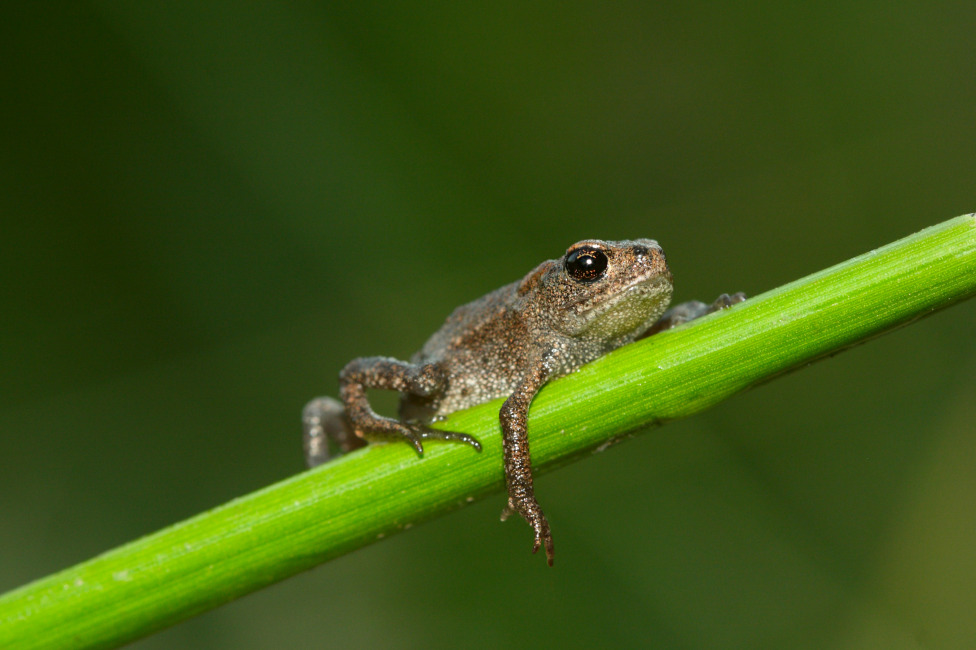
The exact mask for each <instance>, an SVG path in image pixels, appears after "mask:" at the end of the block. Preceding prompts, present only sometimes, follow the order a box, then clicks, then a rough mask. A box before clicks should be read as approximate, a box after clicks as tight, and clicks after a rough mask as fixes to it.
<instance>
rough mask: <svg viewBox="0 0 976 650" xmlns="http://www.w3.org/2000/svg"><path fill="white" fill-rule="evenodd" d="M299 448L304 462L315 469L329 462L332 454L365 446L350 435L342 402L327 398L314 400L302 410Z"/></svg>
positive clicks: (354, 436) (353, 435)
mask: <svg viewBox="0 0 976 650" xmlns="http://www.w3.org/2000/svg"><path fill="white" fill-rule="evenodd" d="M302 432H303V433H302V446H303V447H304V448H305V463H306V464H307V465H308V466H309V467H315V466H316V465H321V464H322V463H324V462H326V461H328V460H329V458H331V457H332V456H334V455H337V454H335V453H330V447H332V448H333V451H335V452H338V453H339V454H344V453H346V452H350V451H352V450H353V449H358V448H359V447H363V446H365V445H366V441H365V440H363V439H362V438H360V437H358V436H356V435H355V434H354V433H353V429H352V425H351V424H350V422H349V418H347V417H346V410H345V409H344V408H343V406H342V403H341V402H340V401H338V400H335V399H332V398H331V397H316V398H315V399H313V400H312V401H311V402H309V403H308V404H306V405H305V408H304V409H302Z"/></svg>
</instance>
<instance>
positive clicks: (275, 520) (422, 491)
mask: <svg viewBox="0 0 976 650" xmlns="http://www.w3.org/2000/svg"><path fill="white" fill-rule="evenodd" d="M974 293H976V220H974V216H973V215H969V216H964V217H959V218H956V219H952V220H950V221H947V222H945V223H943V224H940V225H938V226H934V227H932V228H929V229H927V230H924V231H922V232H920V233H917V234H915V235H912V236H910V237H907V238H905V239H902V240H900V241H897V242H895V243H893V244H890V245H888V246H885V247H884V248H881V249H878V250H875V251H871V252H870V253H867V254H865V255H862V256H860V257H858V258H856V259H853V260H850V261H848V262H845V263H843V264H839V265H837V266H835V267H833V268H830V269H827V270H825V271H821V272H819V273H816V274H814V275H811V276H809V277H807V278H804V279H802V280H799V281H797V282H793V283H791V284H789V285H787V286H784V287H781V288H779V289H776V290H774V291H770V292H768V293H766V294H763V295H761V296H757V297H755V298H752V299H750V300H748V301H747V302H745V303H743V304H741V305H737V306H735V307H733V308H732V309H730V310H728V311H726V312H722V313H720V314H715V315H712V316H709V317H706V318H703V319H701V320H700V321H696V322H695V323H693V324H691V325H688V326H685V327H682V328H678V329H676V330H673V331H670V332H664V333H662V334H658V335H656V336H653V337H651V338H649V339H646V340H644V341H641V342H638V343H636V344H634V345H630V346H627V347H625V348H622V349H620V350H618V351H616V352H614V353H613V354H610V355H608V356H606V357H604V358H603V359H600V360H599V361H597V362H594V363H592V364H590V365H588V366H586V367H584V368H582V369H581V370H580V371H579V372H576V373H574V374H572V375H570V376H568V377H565V378H563V379H560V380H558V381H555V382H553V383H552V384H550V385H549V386H547V387H546V388H545V389H544V390H543V391H542V392H541V393H540V394H539V396H538V397H537V398H536V400H535V402H534V403H533V406H532V412H531V419H530V424H529V427H530V436H531V441H532V457H533V460H534V462H535V465H536V466H537V467H538V468H540V469H545V468H551V467H553V466H555V465H557V464H560V463H565V462H567V461H568V460H570V459H572V458H574V457H578V456H580V455H583V454H586V453H588V452H592V451H593V450H596V449H599V448H601V447H603V446H605V445H607V444H609V443H610V442H612V441H615V440H618V439H620V438H621V437H623V436H626V435H629V434H631V433H633V432H635V431H637V430H639V429H644V428H647V427H648V426H649V425H652V424H655V423H659V422H662V421H665V420H671V419H674V418H680V417H685V416H688V415H691V414H693V413H697V412H699V411H701V410H703V409H705V408H708V407H709V406H711V405H713V404H715V403H716V402H719V401H721V400H723V399H725V398H726V397H728V396H730V395H732V394H733V393H736V392H738V391H741V390H743V389H745V388H748V387H750V386H752V385H755V384H756V383H759V382H762V381H765V380H767V379H769V378H771V377H773V376H775V375H777V374H780V373H782V372H785V371H787V370H789V369H791V368H795V367H797V366H798V365H800V364H804V363H808V362H810V361H811V360H814V359H817V358H818V357H822V356H824V355H827V354H831V353H834V352H836V351H838V350H841V349H843V348H845V347H848V346H851V345H854V344H856V343H859V342H863V341H865V340H867V339H868V338H870V337H873V336H876V335H878V334H880V333H882V332H884V331H887V330H890V329H892V328H894V327H897V326H899V325H903V324H906V323H908V322H910V321H912V320H914V319H917V318H920V317H922V316H925V315H926V314H929V313H931V312H933V311H935V310H937V309H941V308H943V307H946V306H948V305H951V304H953V303H955V302H958V301H960V300H962V299H964V298H967V297H970V296H972V295H973V294H974ZM499 405H500V403H499V402H495V403H492V404H486V405H482V406H479V407H476V408H473V409H470V410H468V411H464V412H462V413H458V414H455V415H454V416H453V417H451V419H450V420H449V421H448V422H445V423H444V425H443V426H445V427H449V428H451V429H456V430H460V431H466V432H470V433H472V434H474V435H475V436H477V437H478V438H479V439H480V440H481V442H482V444H483V446H484V452H483V453H481V454H478V453H475V451H474V450H473V449H471V448H470V447H468V446H466V445H458V444H444V443H429V444H428V445H427V452H426V454H425V456H424V458H423V459H420V458H418V457H417V456H416V454H415V453H414V452H413V451H412V450H411V449H410V448H409V447H408V446H407V445H402V444H393V445H383V446H375V447H368V448H366V449H363V450H360V451H358V452H356V453H353V454H350V455H348V456H346V457H344V458H342V459H339V460H337V461H335V462H332V463H328V464H326V465H324V466H322V467H320V468H317V469H315V470H313V471H309V472H303V473H301V474H298V475H296V476H294V477H292V478H290V479H288V480H286V481H283V482H281V483H278V484H276V485H272V486H270V487H268V488H266V489H264V490H261V491H259V492H256V493H254V494H250V495H248V496H245V497H242V498H240V499H237V500H234V501H232V502H230V503H227V504H225V505H222V506H220V507H218V508H215V509H213V510H211V511H209V512H205V513H203V514H200V515H198V516H196V517H194V518H192V519H189V520H187V521H184V522H181V523H178V524H176V525H174V526H171V527H170V528H167V529H164V530H162V531H159V532H157V533H155V534H153V535H150V536H148V537H144V538H142V539H139V540H136V541H134V542H131V543H129V544H127V545H125V546H122V547H120V548H117V549H115V550H112V551H109V552H107V553H105V554H103V555H101V556H98V557H96V558H94V559H92V560H89V561H87V562H85V563H82V564H79V565H78V566H75V567H72V568H70V569H66V570H64V571H62V572H60V573H57V574H55V575H52V576H49V577H47V578H43V579H41V580H38V581H36V582H34V583H31V584H28V585H26V586H24V587H21V588H20V589H17V590H14V591H12V592H9V593H7V594H6V595H4V596H2V597H0V647H2V648H74V647H92V646H98V647H107V646H114V645H119V644H121V643H124V642H126V641H131V640H133V639H135V638H138V637H140V636H143V635H146V634H148V633H150V632H152V631H153V630H157V629H159V628H162V627H165V626H167V625H172V624H173V623H175V622H177V621H180V620H182V619H185V618H187V617H189V616H192V615H194V614H197V613H199V612H202V611H205V610H207V609H210V608H212V607H215V606H217V605H219V604H221V603H224V602H227V601H229V600H231V599H233V598H236V597H238V596H241V595H243V594H246V593H248V592H251V591H254V590H256V589H259V588H260V587H263V586H265V585H267V584H270V583H272V582H275V581H277V580H281V579H283V578H286V577H288V576H290V575H293V574H295V573H297V572H299V571H302V570H304V569H308V568H310V567H313V566H315V565H316V564H319V563H321V562H324V561H326V560H329V559H331V558H334V557H336V556H338V555H341V554H343V553H346V552H348V551H350V550H352V549H355V548H359V547H362V546H365V545H366V544H370V543H372V542H374V541H376V540H378V539H381V538H382V537H384V536H386V535H390V534H392V533H395V532H398V531H400V530H403V529H404V528H406V527H408V526H409V525H411V524H413V523H415V522H418V521H421V520H423V519H427V518H430V517H432V516H434V515H436V514H440V513H443V512H446V511H448V510H450V509H453V508H455V507H458V506H460V505H463V504H464V503H465V502H466V501H468V500H470V499H472V498H478V497H481V496H484V495H486V494H489V493H493V492H498V491H500V490H501V489H502V488H503V476H502V463H501V437H500V431H499V425H498V419H497V416H498V408H499ZM296 440H297V439H296ZM296 444H298V443H297V441H296ZM557 534H558V531H557ZM525 535H526V540H525V543H526V546H525V548H519V549H513V550H512V551H511V552H527V549H528V546H529V543H530V540H531V535H530V531H529V530H528V529H526V532H525ZM539 564H540V568H539V570H540V571H543V570H546V569H545V568H544V567H543V562H542V560H540V562H539Z"/></svg>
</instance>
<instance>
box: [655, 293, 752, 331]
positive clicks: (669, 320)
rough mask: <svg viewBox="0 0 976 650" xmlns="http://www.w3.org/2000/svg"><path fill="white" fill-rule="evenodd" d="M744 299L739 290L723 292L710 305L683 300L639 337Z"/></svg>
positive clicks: (744, 296) (667, 328)
mask: <svg viewBox="0 0 976 650" xmlns="http://www.w3.org/2000/svg"><path fill="white" fill-rule="evenodd" d="M745 299H746V294H744V293H742V292H741V291H739V292H738V293H733V294H732V295H731V296H730V295H729V294H727V293H723V294H722V295H721V296H719V297H718V298H716V299H715V302H713V303H712V304H710V305H706V304H705V303H703V302H701V301H698V300H691V301H689V302H683V303H681V304H680V305H675V306H674V307H672V308H671V309H669V310H667V311H666V312H664V315H663V316H661V318H660V319H659V320H658V321H657V322H656V323H654V325H652V326H651V328H650V329H649V330H647V331H646V332H645V333H644V334H643V335H641V337H640V338H642V339H643V338H647V337H648V336H650V335H652V334H657V333H658V332H661V331H663V330H669V329H671V328H672V327H677V326H678V325H681V324H682V323H687V322H688V321H691V320H695V319H696V318H701V317H702V316H705V315H707V314H711V313H712V312H716V311H721V310H722V309H726V308H727V307H731V306H732V305H735V304H738V303H740V302H742V301H743V300H745Z"/></svg>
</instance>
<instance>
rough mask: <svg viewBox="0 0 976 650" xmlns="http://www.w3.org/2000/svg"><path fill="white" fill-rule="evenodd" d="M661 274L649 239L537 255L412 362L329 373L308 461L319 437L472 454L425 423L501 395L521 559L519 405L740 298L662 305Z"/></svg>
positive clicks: (534, 517) (531, 518) (522, 421)
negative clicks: (377, 405)
mask: <svg viewBox="0 0 976 650" xmlns="http://www.w3.org/2000/svg"><path fill="white" fill-rule="evenodd" d="M671 290H672V281H671V272H670V271H669V270H668V265H667V262H666V261H665V259H664V252H663V251H662V250H661V247H660V246H658V244H657V242H656V241H654V240H652V239H635V240H632V241H619V242H614V241H601V240H598V239H588V240H584V241H581V242H577V243H575V244H573V245H572V246H570V247H569V250H567V251H566V254H565V255H564V256H563V257H562V258H561V259H558V260H547V261H545V262H543V263H542V264H540V265H539V266H537V267H536V268H535V269H534V270H532V271H531V272H530V273H529V274H528V275H527V276H525V277H524V278H523V279H521V280H519V281H517V282H513V283H512V284H509V285H506V286H504V287H502V288H501V289H498V290H496V291H493V292H491V293H489V294H488V295H486V296H483V297H482V298H479V299H478V300H475V301H474V302H471V303H468V304H467V305H464V306H462V307H458V308H457V309H456V310H455V311H454V313H453V314H451V315H450V316H449V317H448V319H447V322H445V323H444V325H443V326H442V327H441V328H440V329H439V330H438V331H437V332H436V333H435V334H434V335H433V336H432V337H431V338H430V340H428V341H427V343H426V344H425V345H424V347H423V348H422V349H421V350H420V352H418V353H417V354H415V355H414V356H413V358H412V359H411V360H410V363H406V362H403V361H398V360H396V359H391V358H389V357H362V358H359V359H353V360H352V361H350V362H349V364H348V365H346V367H345V368H343V369H342V372H341V373H340V375H339V382H340V397H341V398H342V402H341V403H340V402H338V401H336V400H334V399H332V398H329V397H319V398H317V399H314V400H312V401H311V402H309V403H308V404H307V405H306V406H305V410H304V412H303V424H304V443H305V458H306V461H307V463H308V465H309V466H315V465H318V464H320V463H323V462H325V461H326V460H328V448H329V443H328V440H329V439H331V440H332V441H333V443H334V444H335V445H336V446H337V447H338V448H339V449H340V450H341V451H349V450H351V449H354V448H356V447H360V446H363V445H365V444H366V441H372V440H404V441H406V442H408V443H410V444H411V445H413V447H414V449H416V450H417V453H418V454H422V453H423V440H427V439H440V440H454V441H457V442H462V443H465V444H468V445H471V446H472V447H474V448H475V449H476V450H478V451H481V445H480V444H479V443H478V441H477V440H475V439H474V438H472V437H471V436H469V435H467V434H465V433H458V432H453V431H440V430H437V429H432V428H430V427H428V426H427V425H426V424H425V423H426V422H430V421H431V420H432V419H440V418H443V417H445V416H447V415H448V414H449V413H453V412H454V411H458V410H461V409H464V408H467V407H469V406H473V405H475V404H480V403H483V402H488V401H491V400H493V399H497V398H500V397H507V398H508V399H506V400H505V404H504V405H503V406H502V409H501V411H500V412H499V420H500V421H501V426H502V434H503V448H504V457H505V482H506V485H507V488H508V506H507V507H506V508H505V511H504V512H503V513H502V518H503V519H504V518H505V517H507V516H508V514H510V513H511V512H517V513H518V514H520V515H522V517H523V518H524V519H525V520H526V521H527V522H528V523H529V525H531V526H532V528H533V530H534V531H535V545H534V546H533V549H532V550H533V552H535V551H538V550H539V547H540V546H543V547H545V551H546V559H547V561H548V563H549V564H550V566H551V565H552V556H553V544H552V535H551V534H550V532H549V523H548V522H547V521H546V517H545V515H544V514H543V513H542V509H541V508H540V507H539V504H538V502H537V501H536V499H535V494H534V492H533V488H532V464H531V461H530V457H529V440H528V436H527V431H526V421H527V415H528V410H529V405H530V404H531V402H532V398H533V397H534V396H535V394H536V393H537V392H538V391H539V389H540V388H541V387H542V386H543V385H544V384H545V383H546V382H547V381H549V380H550V379H553V378H555V377H559V376H561V375H565V374H567V373H569V372H572V371H574V370H576V369H577V368H579V367H580V366H582V365H583V364H585V363H587V362H589V361H592V360H593V359H596V358H597V357H600V356H602V355H604V354H606V353H607V352H609V351H611V350H613V349H615V348H618V347H620V346H621V345H625V344H627V343H630V342H631V341H634V340H635V339H637V338H639V337H642V336H645V335H649V334H653V333H655V332H658V331H660V330H662V329H667V328H669V327H673V326H674V325H676V324H678V323H682V322H685V321H688V320H691V319H693V318H697V317H699V316H702V315H704V314H706V313H710V312H712V311H716V310H718V309H721V308H723V307H727V306H729V305H731V304H734V303H736V302H740V301H741V300H744V298H745V296H744V295H742V294H735V295H734V296H732V297H730V296H728V295H725V294H723V295H722V296H720V297H719V299H718V300H716V301H715V302H714V303H712V304H711V305H705V304H703V303H701V302H697V301H696V302H688V303H683V304H681V305H678V306H677V307H674V308H673V309H671V310H670V311H668V312H667V313H665V309H666V308H667V306H668V303H669V302H670V300H671ZM367 388H376V389H384V390H395V391H399V392H401V393H402V399H401V401H400V418H401V419H400V420H394V419H392V418H386V417H382V416H380V415H377V414H376V413H375V412H374V411H373V409H372V408H371V407H370V405H369V401H368V400H367V398H366V389H367Z"/></svg>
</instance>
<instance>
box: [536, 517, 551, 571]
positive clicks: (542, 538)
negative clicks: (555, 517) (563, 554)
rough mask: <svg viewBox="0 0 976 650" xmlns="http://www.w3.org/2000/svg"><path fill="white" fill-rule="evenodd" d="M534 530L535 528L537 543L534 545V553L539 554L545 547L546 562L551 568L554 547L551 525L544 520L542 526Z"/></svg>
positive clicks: (537, 526)
mask: <svg viewBox="0 0 976 650" xmlns="http://www.w3.org/2000/svg"><path fill="white" fill-rule="evenodd" d="M533 528H535V543H534V544H533V545H532V552H533V553H537V552H538V551H539V549H540V548H541V547H543V546H545V549H546V562H547V563H548V564H549V566H552V556H553V548H554V547H553V544H552V533H550V532H549V524H548V523H546V521H545V520H543V521H542V522H541V525H538V524H537V525H535V526H533Z"/></svg>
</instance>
